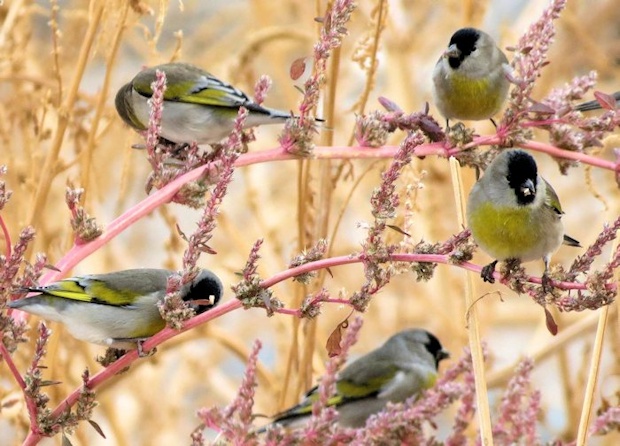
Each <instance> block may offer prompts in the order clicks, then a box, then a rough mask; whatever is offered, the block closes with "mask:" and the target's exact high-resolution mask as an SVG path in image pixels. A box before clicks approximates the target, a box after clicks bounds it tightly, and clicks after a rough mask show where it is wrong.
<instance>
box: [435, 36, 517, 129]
mask: <svg viewBox="0 0 620 446" xmlns="http://www.w3.org/2000/svg"><path fill="white" fill-rule="evenodd" d="M509 72H510V67H509V65H508V59H507V58H506V55H505V54H504V53H503V52H502V50H500V49H499V48H498V47H497V45H496V44H495V42H494V41H493V39H492V38H491V36H489V35H488V34H487V33H485V32H484V31H481V30H479V29H475V28H462V29H459V30H458V31H456V32H455V33H454V34H453V35H452V38H451V39H450V43H449V44H448V48H447V49H446V50H445V51H444V53H443V54H442V56H441V57H440V58H439V60H438V61H437V64H436V65H435V69H434V70H433V97H434V101H435V105H436V106H437V108H438V109H439V112H440V113H441V114H442V115H443V116H444V117H445V118H446V125H448V123H449V120H450V119H452V118H455V119H463V120H471V121H480V120H484V119H490V120H491V122H493V125H495V121H493V119H492V118H493V116H494V115H495V114H497V112H499V110H500V109H501V108H502V105H503V104H504V102H505V100H506V97H507V95H508V87H509V85H510V82H509V80H508V78H507V77H506V74H507V73H509Z"/></svg>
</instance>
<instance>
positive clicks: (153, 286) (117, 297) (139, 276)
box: [8, 268, 223, 352]
mask: <svg viewBox="0 0 620 446" xmlns="http://www.w3.org/2000/svg"><path fill="white" fill-rule="evenodd" d="M173 273H174V271H169V270H165V269H149V268H144V269H127V270H123V271H117V272H112V273H107V274H91V275H85V276H77V277H71V278H67V279H63V280H60V281H58V282H53V283H51V284H49V285H46V286H42V287H31V288H27V289H28V291H32V292H36V293H39V294H38V295H36V296H32V297H26V298H24V299H19V300H15V301H12V302H10V303H9V304H8V306H9V307H10V308H14V309H18V310H21V311H25V312H27V313H31V314H35V315H37V316H41V317H42V318H43V319H47V320H50V321H55V322H60V323H62V324H64V325H65V326H66V327H67V330H69V333H71V335H73V337H75V338H77V339H80V340H82V341H87V342H92V343H94V344H99V345H105V346H108V347H114V348H118V349H123V350H131V349H134V348H136V347H137V348H138V351H139V352H141V343H142V342H143V341H144V340H145V339H147V338H149V337H151V336H153V335H154V334H156V333H157V332H159V331H161V330H162V329H163V328H164V327H165V326H166V323H165V322H164V320H163V319H162V317H161V315H160V313H159V308H158V307H157V303H158V302H159V301H161V300H163V298H164V297H165V296H166V287H167V281H168V277H170V276H171V275H172V274H173ZM222 290H223V287H222V282H221V281H220V279H219V278H218V277H217V276H216V275H215V274H213V273H212V272H211V271H208V270H202V271H201V272H200V273H198V275H197V276H196V278H195V279H194V280H193V282H191V283H189V284H187V285H185V286H184V287H183V288H182V289H181V296H182V298H183V300H184V301H185V302H188V303H189V304H190V306H191V307H192V308H193V309H194V310H195V311H196V313H203V312H204V311H207V310H209V309H211V308H213V307H214V306H216V305H217V304H218V302H219V300H220V298H221V296H222V292H223V291H222Z"/></svg>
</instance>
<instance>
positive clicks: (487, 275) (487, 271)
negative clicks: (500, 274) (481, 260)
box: [480, 260, 497, 283]
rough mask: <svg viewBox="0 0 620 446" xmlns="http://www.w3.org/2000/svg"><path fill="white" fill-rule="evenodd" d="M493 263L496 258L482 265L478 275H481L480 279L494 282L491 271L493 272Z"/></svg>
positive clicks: (495, 262) (495, 263)
mask: <svg viewBox="0 0 620 446" xmlns="http://www.w3.org/2000/svg"><path fill="white" fill-rule="evenodd" d="M495 265H497V260H496V261H494V262H491V263H489V264H488V265H486V266H483V267H482V271H480V277H482V280H484V281H485V282H488V283H495V277H493V273H495Z"/></svg>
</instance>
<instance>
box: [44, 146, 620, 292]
mask: <svg viewBox="0 0 620 446" xmlns="http://www.w3.org/2000/svg"><path fill="white" fill-rule="evenodd" d="M498 142H499V138H498V137H497V136H483V137H478V138H476V140H475V141H474V142H472V144H471V145H472V146H474V145H478V144H482V143H484V144H495V143H498ZM467 147H469V146H466V147H465V148H467ZM522 147H525V148H529V149H532V150H536V151H539V152H544V153H548V154H550V155H552V156H556V157H560V158H567V159H572V160H575V161H580V162H582V163H585V164H590V165H593V166H597V167H601V168H604V169H608V170H612V171H618V170H620V165H619V164H617V163H614V162H612V161H606V160H602V159H599V158H597V157H593V156H589V155H585V154H583V153H577V152H569V151H566V150H562V149H559V148H557V147H554V146H551V145H549V144H544V143H538V142H535V141H529V142H526V143H524V144H523V145H522ZM397 150H398V147H397V146H384V147H381V148H377V149H371V148H368V147H354V146H353V147H342V146H341V147H316V148H315V150H314V157H315V158H318V159H367V158H389V157H393V156H394V154H395V153H396V151H397ZM459 151H460V149H455V148H452V149H446V148H444V147H443V146H442V145H441V144H439V143H433V144H423V145H420V146H418V147H416V149H415V152H414V153H415V155H416V156H428V155H443V156H450V155H453V154H456V153H458V152H459ZM297 159H299V158H298V157H296V156H294V155H290V154H288V153H285V152H283V150H282V148H280V147H278V148H275V149H270V150H265V151H261V152H253V153H247V154H245V155H242V156H241V157H240V158H239V159H238V160H237V162H236V163H235V164H236V166H237V167H241V166H247V165H251V164H260V163H264V162H272V161H284V160H297ZM208 168H209V166H208V165H207V166H201V167H199V168H197V169H194V170H192V171H190V172H188V173H186V174H184V175H182V176H180V177H179V178H177V179H176V180H174V181H172V182H171V183H169V184H168V185H166V186H165V187H163V188H162V189H160V190H157V191H156V192H154V193H153V194H152V195H150V196H148V197H147V198H145V199H144V200H142V201H141V202H140V203H138V204H137V205H135V206H133V207H132V208H130V209H129V210H128V211H127V212H125V213H124V214H122V215H121V216H120V217H118V218H117V219H116V220H114V221H112V223H110V224H109V225H108V227H107V229H106V230H105V231H104V233H103V234H102V235H101V236H100V237H99V238H97V239H95V240H93V241H92V242H89V243H85V244H81V245H74V246H73V248H71V250H69V252H68V253H67V254H66V255H65V256H64V257H63V258H62V259H61V260H60V261H59V262H58V263H57V264H56V267H57V268H58V269H59V270H60V271H50V272H48V273H47V274H45V275H44V276H43V277H42V278H41V284H43V285H45V284H47V283H50V282H52V281H54V280H57V279H58V278H60V277H62V276H63V275H64V274H66V272H67V271H68V270H70V269H71V268H73V267H74V266H75V265H76V264H77V263H79V262H80V261H81V260H83V259H84V258H86V257H87V256H88V255H90V254H92V253H93V252H95V251H96V250H98V249H99V248H101V247H102V246H103V245H105V244H106V243H108V242H109V241H110V240H112V239H113V238H114V237H116V236H117V235H118V234H120V233H121V232H122V231H124V230H125V229H127V228H128V227H129V226H131V225H132V224H133V223H135V222H136V221H138V220H140V219H141V218H143V217H144V216H146V215H148V214H150V213H151V212H153V211H154V210H155V209H157V208H158V207H159V206H161V205H163V204H166V203H168V202H169V201H170V200H171V199H172V197H173V196H174V195H175V194H176V193H177V192H178V191H179V189H180V188H181V187H182V186H183V185H184V184H186V183H188V182H191V181H195V180H197V179H199V178H201V177H202V176H203V174H204V172H205V170H206V169H208Z"/></svg>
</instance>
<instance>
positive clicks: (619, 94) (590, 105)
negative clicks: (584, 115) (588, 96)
mask: <svg viewBox="0 0 620 446" xmlns="http://www.w3.org/2000/svg"><path fill="white" fill-rule="evenodd" d="M611 96H612V97H613V98H614V99H615V100H616V108H618V107H620V91H616V92H615V93H612V94H611ZM601 108H603V107H602V106H601V103H600V102H599V101H597V100H596V99H595V100H593V101H588V102H584V103H582V104H579V105H576V106H575V110H577V111H580V112H584V111H591V110H599V109H601Z"/></svg>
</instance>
